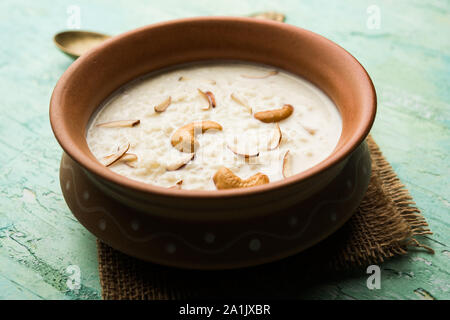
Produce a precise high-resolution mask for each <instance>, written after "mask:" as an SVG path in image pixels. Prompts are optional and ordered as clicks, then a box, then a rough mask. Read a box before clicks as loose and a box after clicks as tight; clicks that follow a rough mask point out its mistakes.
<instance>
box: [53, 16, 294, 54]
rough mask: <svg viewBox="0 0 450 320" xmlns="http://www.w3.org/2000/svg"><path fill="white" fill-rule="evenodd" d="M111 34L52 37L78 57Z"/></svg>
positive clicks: (281, 18) (279, 18) (70, 33)
mask: <svg viewBox="0 0 450 320" xmlns="http://www.w3.org/2000/svg"><path fill="white" fill-rule="evenodd" d="M250 17H253V18H259V19H268V20H274V21H278V22H284V20H285V16H284V14H282V13H278V12H273V11H269V12H261V13H255V14H252V15H250ZM110 37H111V36H108V35H106V34H102V33H98V32H90V31H77V30H74V31H63V32H60V33H57V34H56V35H55V36H54V37H53V42H55V45H56V46H57V47H58V48H59V49H60V50H61V51H62V52H64V53H65V54H67V55H68V56H70V57H72V58H75V59H76V58H78V57H79V56H81V55H82V54H83V53H85V52H86V51H88V50H89V49H91V48H93V47H95V46H97V45H99V44H100V43H102V42H103V41H105V40H107V39H109V38H110Z"/></svg>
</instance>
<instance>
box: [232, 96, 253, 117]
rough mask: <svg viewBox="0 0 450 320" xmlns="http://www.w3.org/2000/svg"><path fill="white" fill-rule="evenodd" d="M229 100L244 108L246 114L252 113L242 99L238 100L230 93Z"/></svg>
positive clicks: (250, 108)
mask: <svg viewBox="0 0 450 320" xmlns="http://www.w3.org/2000/svg"><path fill="white" fill-rule="evenodd" d="M230 97H231V100H233V101H234V102H236V103H237V104H239V105H241V106H243V107H244V108H246V109H247V110H248V112H250V114H252V113H253V110H252V107H250V106H249V105H248V104H247V103H245V102H244V101H243V100H242V99H239V98H238V97H237V96H236V95H235V94H234V93H232V94H231V95H230Z"/></svg>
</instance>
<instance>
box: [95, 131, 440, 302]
mask: <svg viewBox="0 0 450 320" xmlns="http://www.w3.org/2000/svg"><path fill="white" fill-rule="evenodd" d="M367 142H368V144H369V148H370V152H371V156H372V177H371V182H370V185H369V189H368V191H367V194H366V196H365V198H364V199H363V201H362V203H361V205H360V206H359V208H358V209H357V212H356V213H355V214H354V215H353V217H352V218H351V219H350V220H349V221H348V222H347V223H346V224H345V225H344V227H342V228H341V229H340V230H339V231H338V232H336V233H335V234H334V235H332V236H331V237H329V238H328V239H327V240H325V241H323V242H321V243H320V244H318V245H316V246H314V247H313V248H310V249H308V250H306V251H305V252H303V253H300V254H298V255H295V256H293V257H290V258H286V259H283V260H281V261H278V262H274V263H270V264H266V265H262V266H258V267H252V268H245V269H239V270H229V271H192V270H180V269H175V268H169V267H164V266H159V265H156V264H152V263H148V262H143V261H140V260H138V259H135V258H132V257H129V256H127V255H125V254H123V253H120V252H118V251H116V250H114V249H112V248H110V247H109V246H107V245H106V244H104V243H102V242H100V241H98V258H99V272H100V282H101V286H102V293H103V298H104V299H150V300H156V299H158V300H159V299H184V298H214V297H227V298H239V297H248V298H252V297H253V298H294V297H301V293H302V291H303V290H305V289H307V288H308V286H310V285H312V284H316V283H317V282H320V281H326V279H327V275H330V274H333V275H334V277H336V273H338V272H339V274H341V273H343V272H345V271H346V270H351V269H355V268H362V267H364V266H367V265H369V264H378V263H381V262H383V261H384V260H385V259H388V258H391V257H393V256H397V255H403V254H406V253H407V248H408V247H411V246H414V247H423V248H425V249H426V250H429V251H430V252H433V250H432V249H431V248H429V247H427V246H425V245H422V244H421V243H419V241H418V240H417V239H416V237H417V236H421V235H426V234H431V232H430V230H429V228H428V224H427V223H426V221H425V219H424V218H423V216H422V215H421V214H420V211H419V209H418V208H416V207H415V203H414V201H413V200H412V197H411V196H410V195H409V192H408V190H406V189H405V187H404V186H403V185H402V184H401V182H400V180H399V179H398V177H397V175H396V174H395V172H394V171H393V169H392V167H391V166H390V165H389V163H388V162H387V161H386V160H385V158H384V157H383V155H382V153H381V152H380V149H379V148H378V146H377V144H376V143H375V141H374V140H373V139H372V138H371V137H369V138H368V139H367Z"/></svg>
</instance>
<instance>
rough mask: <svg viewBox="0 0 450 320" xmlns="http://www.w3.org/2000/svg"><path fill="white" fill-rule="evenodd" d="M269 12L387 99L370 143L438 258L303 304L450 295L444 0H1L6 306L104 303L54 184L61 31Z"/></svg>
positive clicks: (449, 108)
mask: <svg viewBox="0 0 450 320" xmlns="http://www.w3.org/2000/svg"><path fill="white" fill-rule="evenodd" d="M265 10H277V11H280V12H283V13H285V14H286V16H287V21H286V22H287V23H290V24H293V25H297V26H301V27H304V28H307V29H310V30H312V31H314V32H317V33H319V34H322V35H324V36H326V37H328V38H330V39H331V40H333V41H335V42H337V43H338V44H340V45H341V46H343V47H344V48H346V49H347V50H348V51H350V52H351V53H352V54H353V55H354V56H355V57H356V58H357V59H359V61H360V62H361V63H362V64H363V65H364V66H365V67H366V69H367V70H368V72H369V74H370V75H371V77H372V79H373V81H374V83H375V87H376V89H377V93H378V98H379V112H378V116H377V120H376V123H375V126H374V128H373V131H372V133H373V136H374V138H375V139H376V141H377V142H378V144H379V145H380V147H381V148H382V150H383V152H384V153H385V155H386V157H387V159H388V160H389V161H390V162H391V164H392V165H393V167H394V169H395V170H396V172H397V173H398V174H399V176H400V178H401V179H402V181H403V182H404V183H405V184H406V186H407V187H408V188H409V190H410V192H411V194H412V195H413V197H414V198H415V200H416V202H417V205H418V206H419V208H420V209H421V210H422V211H423V214H424V215H425V217H426V218H427V220H428V222H429V223H430V225H431V229H432V231H434V235H432V236H429V237H428V238H427V239H425V240H424V243H425V244H427V245H430V246H432V247H433V248H434V250H435V252H436V253H435V255H430V254H428V253H426V252H424V251H422V250H416V251H414V250H413V251H411V253H410V254H409V255H408V256H404V257H401V258H396V259H392V260H390V261H388V262H385V263H384V264H382V265H381V289H379V290H369V289H368V288H367V286H366V280H367V277H368V275H367V274H366V272H365V270H361V271H359V272H354V273H352V274H351V275H348V276H346V277H342V276H339V277H337V276H336V277H335V278H333V277H332V278H331V280H326V282H320V281H319V282H318V283H317V284H316V285H315V286H312V287H308V289H307V290H305V289H302V288H299V290H298V298H310V299H380V298H383V299H427V298H428V299H431V298H433V297H434V298H436V299H449V298H450V276H449V272H450V263H449V259H450V232H449V231H450V230H449V229H450V228H449V227H450V217H449V211H450V210H449V208H450V194H449V191H450V189H449V173H450V170H449V169H450V161H449V159H450V158H449V156H450V139H449V126H450V37H449V32H450V1H448V0H441V1H439V0H428V1H424V0H408V1H406V0H405V1H388V0H370V1H365V0H364V1H363V0H352V1H330V0H320V1H318V0H314V1H298V0H283V1H280V0H252V1H250V0H227V1H214V2H211V1H206V0H203V1H202V0H196V1H189V2H188V1H182V0H164V1H152V2H149V1H144V0H142V1H131V0H122V1H114V2H113V1H107V0H99V1H95V3H94V2H93V1H88V0H76V1H74V0H67V1H50V0H45V1H43V0H41V1H26V0H2V1H1V2H0V30H1V32H0V43H1V46H0V97H1V104H0V108H1V124H0V298H1V299H100V298H101V293H100V284H99V277H98V271H97V257H96V244H95V238H94V237H93V236H92V235H91V234H89V233H88V232H87V231H86V230H85V229H84V228H83V227H82V226H81V225H80V224H79V223H78V222H77V221H76V220H75V219H74V218H73V216H72V214H71V213H70V211H69V209H68V208H67V206H66V204H65V202H64V200H63V198H62V195H61V191H60V187H59V182H58V168H59V160H60V157H61V152H62V151H61V148H60V147H59V145H58V144H57V142H56V141H55V139H54V137H53V134H52V131H51V129H50V124H49V120H48V104H49V100H50V95H51V92H52V89H53V87H54V85H55V83H56V81H57V80H58V78H59V77H60V76H61V74H62V73H63V72H64V70H66V68H67V67H68V66H69V65H70V64H71V63H72V60H71V59H70V58H68V57H67V56H65V55H63V54H62V53H61V52H59V51H58V50H57V49H56V48H55V46H54V45H53V43H52V36H53V34H54V33H56V32H58V31H60V30H63V29H68V28H76V27H81V28H83V29H90V30H96V31H100V32H105V33H109V34H118V33H121V32H123V31H126V30H129V29H132V28H136V27H139V26H142V25H145V24H150V23H154V22H157V21H162V20H167V19H174V18H181V17H188V16H198V15H232V16H238V15H247V14H251V13H253V12H255V11H265ZM78 271H79V272H78ZM77 275H79V276H80V280H81V281H80V283H81V287H80V288H79V289H77V287H76V286H74V284H75V285H76V284H77V283H76V278H77ZM74 281H75V282H74ZM293 298H295V297H293Z"/></svg>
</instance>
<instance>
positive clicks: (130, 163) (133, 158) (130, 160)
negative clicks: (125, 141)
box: [103, 152, 138, 168]
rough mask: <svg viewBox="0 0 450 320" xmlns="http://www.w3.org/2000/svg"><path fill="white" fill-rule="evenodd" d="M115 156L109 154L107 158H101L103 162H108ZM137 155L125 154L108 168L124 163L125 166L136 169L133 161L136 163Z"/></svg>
mask: <svg viewBox="0 0 450 320" xmlns="http://www.w3.org/2000/svg"><path fill="white" fill-rule="evenodd" d="M115 155H116V154H111V155H109V156H106V157H104V158H103V162H108V161H110V160H111V159H113V158H114V157H115ZM137 159H138V158H137V155H135V154H134V153H128V152H127V153H125V154H124V155H123V156H122V157H120V158H119V159H117V161H115V162H114V163H112V164H110V165H109V166H111V165H113V164H117V163H119V162H124V163H125V164H126V165H127V166H129V167H132V168H136V165H135V164H134V163H133V162H135V161H137Z"/></svg>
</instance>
